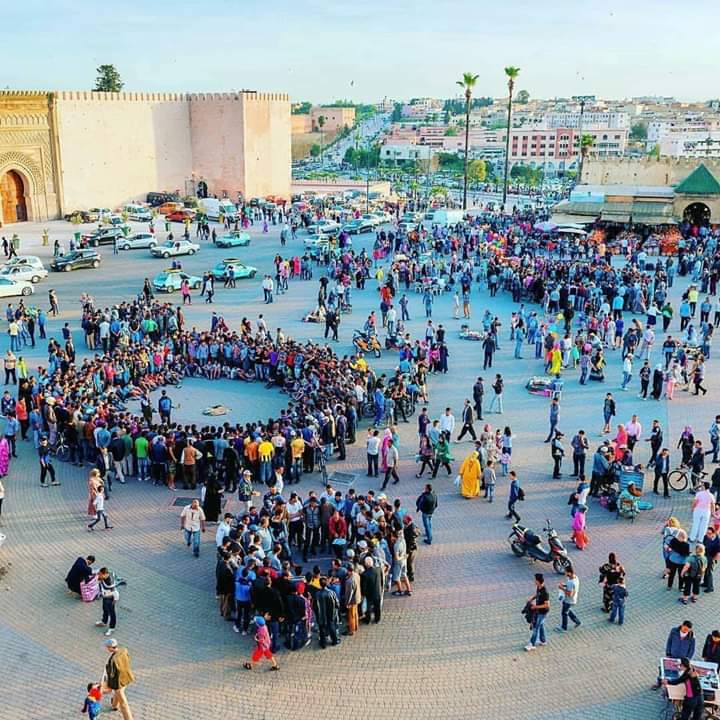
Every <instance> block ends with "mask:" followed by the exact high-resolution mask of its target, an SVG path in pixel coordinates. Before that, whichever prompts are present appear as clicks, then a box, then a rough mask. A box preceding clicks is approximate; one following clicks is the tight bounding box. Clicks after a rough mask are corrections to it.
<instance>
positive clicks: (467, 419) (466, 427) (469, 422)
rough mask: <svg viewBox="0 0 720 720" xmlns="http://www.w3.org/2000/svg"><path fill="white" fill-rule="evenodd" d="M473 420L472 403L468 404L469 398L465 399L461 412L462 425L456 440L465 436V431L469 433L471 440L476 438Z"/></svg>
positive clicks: (458, 440)
mask: <svg viewBox="0 0 720 720" xmlns="http://www.w3.org/2000/svg"><path fill="white" fill-rule="evenodd" d="M474 420H475V416H474V413H473V409H472V405H471V404H470V400H465V406H464V407H463V412H462V421H463V426H462V429H461V430H460V435H458V439H457V442H460V441H461V440H462V439H463V438H464V437H465V433H470V437H472V439H473V440H477V435H476V434H475V428H474V427H473V422H474Z"/></svg>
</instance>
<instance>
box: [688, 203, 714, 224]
mask: <svg viewBox="0 0 720 720" xmlns="http://www.w3.org/2000/svg"><path fill="white" fill-rule="evenodd" d="M683 220H685V221H686V222H688V223H690V224H691V225H698V226H699V227H707V226H708V225H710V208H709V207H708V206H707V205H706V204H705V203H701V202H694V203H692V204H690V205H688V206H687V207H686V208H685V210H684V212H683Z"/></svg>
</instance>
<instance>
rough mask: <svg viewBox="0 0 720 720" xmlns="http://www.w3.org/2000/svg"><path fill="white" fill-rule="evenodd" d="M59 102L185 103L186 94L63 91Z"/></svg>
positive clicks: (59, 93) (58, 96)
mask: <svg viewBox="0 0 720 720" xmlns="http://www.w3.org/2000/svg"><path fill="white" fill-rule="evenodd" d="M55 97H56V98H57V99H58V100H94V101H97V102H100V101H103V102H185V101H186V96H185V93H171V92H119V93H110V92H93V91H92V90H61V91H60V92H58V93H56V95H55Z"/></svg>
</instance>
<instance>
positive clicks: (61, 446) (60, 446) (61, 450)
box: [50, 430, 70, 462]
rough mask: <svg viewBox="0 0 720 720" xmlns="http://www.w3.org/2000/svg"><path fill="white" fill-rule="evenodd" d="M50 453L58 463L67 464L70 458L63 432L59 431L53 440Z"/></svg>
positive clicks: (68, 447)
mask: <svg viewBox="0 0 720 720" xmlns="http://www.w3.org/2000/svg"><path fill="white" fill-rule="evenodd" d="M50 452H51V453H52V454H53V455H54V456H55V457H56V458H57V459H58V460H59V461H60V462H67V461H68V459H69V458H70V446H69V445H68V444H67V441H66V440H65V432H64V431H63V430H60V431H59V432H58V434H57V437H56V438H55V444H54V445H53V446H51V448H50Z"/></svg>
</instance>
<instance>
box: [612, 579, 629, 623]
mask: <svg viewBox="0 0 720 720" xmlns="http://www.w3.org/2000/svg"><path fill="white" fill-rule="evenodd" d="M610 591H611V594H612V601H611V605H610V617H609V618H608V622H611V623H614V622H615V619H616V618H617V621H618V625H624V624H625V601H626V600H627V596H628V591H627V588H626V587H625V578H624V577H619V578H618V581H617V582H616V583H615V584H614V585H613V586H612V588H611V589H610Z"/></svg>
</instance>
